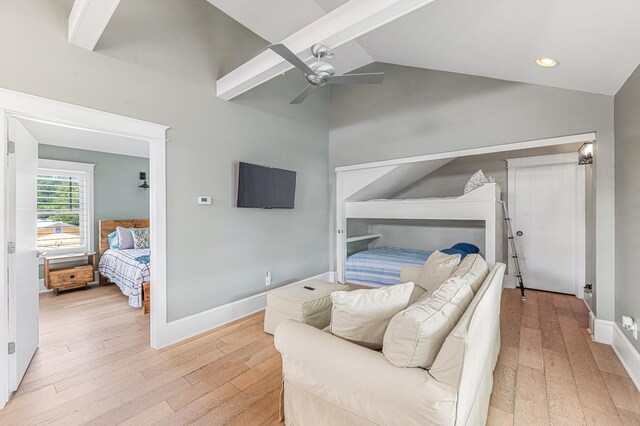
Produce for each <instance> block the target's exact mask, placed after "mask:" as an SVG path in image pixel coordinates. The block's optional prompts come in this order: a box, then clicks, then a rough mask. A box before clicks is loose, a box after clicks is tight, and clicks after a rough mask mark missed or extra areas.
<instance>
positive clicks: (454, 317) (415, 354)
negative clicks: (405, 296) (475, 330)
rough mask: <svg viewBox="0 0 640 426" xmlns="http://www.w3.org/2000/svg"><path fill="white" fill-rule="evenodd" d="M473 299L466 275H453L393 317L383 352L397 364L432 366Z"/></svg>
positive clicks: (399, 365) (403, 365)
mask: <svg viewBox="0 0 640 426" xmlns="http://www.w3.org/2000/svg"><path fill="white" fill-rule="evenodd" d="M472 300H473V290H472V289H471V286H470V285H469V284H468V283H467V281H466V280H465V279H464V278H457V277H453V278H449V279H448V280H447V281H446V282H445V283H444V284H442V286H440V288H438V290H436V291H435V292H434V293H433V296H432V297H431V298H429V299H427V300H425V301H423V302H421V303H418V304H415V305H412V306H410V307H409V308H407V309H405V310H403V311H401V312H398V313H397V314H396V315H395V316H394V317H393V318H392V319H391V321H390V322H389V326H388V327H387V331H386V332H385V334H384V343H383V346H382V353H383V354H384V356H385V357H386V358H387V360H389V362H391V363H392V364H393V365H395V366H397V367H422V368H431V365H432V364H433V361H434V360H435V359H436V356H437V355H438V352H440V348H442V345H443V344H444V341H445V340H446V338H447V336H448V335H449V333H451V331H452V330H453V329H454V328H455V326H456V324H457V323H458V321H460V318H462V315H463V314H464V312H465V311H466V309H467V307H469V304H470V303H471V301H472Z"/></svg>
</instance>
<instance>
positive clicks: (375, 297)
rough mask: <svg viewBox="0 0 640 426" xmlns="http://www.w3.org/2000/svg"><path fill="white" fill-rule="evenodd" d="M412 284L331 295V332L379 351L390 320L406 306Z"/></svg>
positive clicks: (340, 292)
mask: <svg viewBox="0 0 640 426" xmlns="http://www.w3.org/2000/svg"><path fill="white" fill-rule="evenodd" d="M413 286H414V284H413V283H412V282H408V283H404V284H396V285H393V286H390V287H383V288H374V289H362V290H353V291H336V292H334V293H331V302H332V303H333V307H332V310H331V329H330V331H331V333H332V334H333V335H335V336H338V337H341V338H343V339H345V340H349V341H350V342H353V343H356V344H359V345H361V346H365V347H367V348H370V349H376V350H377V349H380V348H382V340H383V338H384V332H385V330H386V329H387V325H388V324H389V321H390V320H391V318H392V317H393V316H394V315H395V314H396V313H398V312H400V311H401V310H403V309H405V308H406V307H407V304H408V303H409V297H410V296H411V291H412V290H413Z"/></svg>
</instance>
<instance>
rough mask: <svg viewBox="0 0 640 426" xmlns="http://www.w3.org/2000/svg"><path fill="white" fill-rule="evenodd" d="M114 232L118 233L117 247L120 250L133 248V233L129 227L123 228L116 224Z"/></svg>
mask: <svg viewBox="0 0 640 426" xmlns="http://www.w3.org/2000/svg"><path fill="white" fill-rule="evenodd" d="M116 233H117V234H118V248H119V249H120V250H126V249H132V248H133V235H132V234H131V230H130V229H129V228H123V227H122V226H116Z"/></svg>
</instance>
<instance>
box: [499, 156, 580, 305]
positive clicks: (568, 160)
mask: <svg viewBox="0 0 640 426" xmlns="http://www.w3.org/2000/svg"><path fill="white" fill-rule="evenodd" d="M553 164H575V165H576V173H577V179H576V204H577V205H578V209H577V211H576V226H577V232H576V257H577V259H576V271H577V274H576V283H575V293H574V294H575V295H576V297H578V298H579V299H582V298H584V288H583V286H582V285H580V284H581V283H582V284H583V285H584V283H585V280H586V229H585V224H586V206H585V195H586V194H585V180H586V177H585V168H584V167H582V166H580V165H578V153H577V152H570V153H567V154H553V155H541V156H538V157H522V158H512V159H509V160H507V194H508V200H509V201H508V206H509V214H510V215H513V214H514V212H515V211H516V206H515V200H516V196H515V187H514V185H513V182H515V171H516V169H518V168H530V167H538V166H549V165H553ZM512 218H513V216H512ZM511 256H512V253H511V246H509V269H510V270H513V269H511V268H512V267H513V258H512V257H511ZM525 278H526V277H525ZM514 279H515V277H514ZM525 285H526V280H525Z"/></svg>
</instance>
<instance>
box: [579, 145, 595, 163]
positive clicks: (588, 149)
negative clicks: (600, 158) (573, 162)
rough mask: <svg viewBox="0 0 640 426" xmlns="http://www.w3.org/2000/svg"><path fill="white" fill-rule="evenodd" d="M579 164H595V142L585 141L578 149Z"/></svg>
mask: <svg viewBox="0 0 640 426" xmlns="http://www.w3.org/2000/svg"><path fill="white" fill-rule="evenodd" d="M578 164H580V165H585V164H593V142H585V143H583V144H582V146H581V147H580V149H579V150H578Z"/></svg>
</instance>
